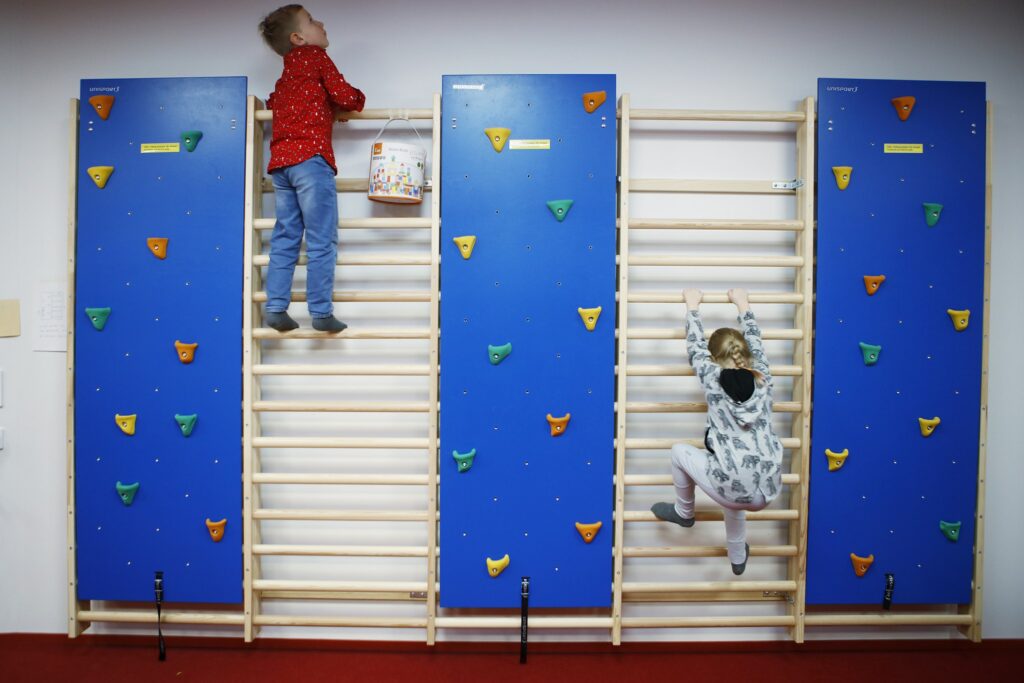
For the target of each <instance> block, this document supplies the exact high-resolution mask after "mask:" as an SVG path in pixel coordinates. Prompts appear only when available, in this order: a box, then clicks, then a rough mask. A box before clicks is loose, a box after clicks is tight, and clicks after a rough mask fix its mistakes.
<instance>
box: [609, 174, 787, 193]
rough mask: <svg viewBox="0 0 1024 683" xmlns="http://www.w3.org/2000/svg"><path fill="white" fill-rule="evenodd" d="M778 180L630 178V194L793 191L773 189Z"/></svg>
mask: <svg viewBox="0 0 1024 683" xmlns="http://www.w3.org/2000/svg"><path fill="white" fill-rule="evenodd" d="M777 182H779V181H778V180H711V179H707V180H692V179H680V178H630V179H629V191H630V192H664V193H677V192H680V193H681V192H693V193H700V194H780V195H794V194H796V191H795V190H789V189H782V188H778V187H774V185H775V183H777Z"/></svg>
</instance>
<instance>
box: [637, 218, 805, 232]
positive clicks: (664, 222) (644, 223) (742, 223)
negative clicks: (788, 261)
mask: <svg viewBox="0 0 1024 683" xmlns="http://www.w3.org/2000/svg"><path fill="white" fill-rule="evenodd" d="M629 229H630V230H785V231H788V232H800V231H802V230H803V229H804V223H803V221H775V220H718V219H700V218H698V219H692V218H691V219H686V218H630V219H629Z"/></svg>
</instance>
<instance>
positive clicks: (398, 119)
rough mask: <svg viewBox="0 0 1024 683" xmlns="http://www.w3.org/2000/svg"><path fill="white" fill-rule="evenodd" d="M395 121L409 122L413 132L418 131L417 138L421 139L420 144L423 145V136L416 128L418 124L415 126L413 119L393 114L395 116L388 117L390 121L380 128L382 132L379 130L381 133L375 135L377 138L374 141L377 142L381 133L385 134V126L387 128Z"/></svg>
mask: <svg viewBox="0 0 1024 683" xmlns="http://www.w3.org/2000/svg"><path fill="white" fill-rule="evenodd" d="M395 121H405V122H406V123H408V124H409V127H410V128H412V132H413V133H416V139H417V140H419V141H420V145H421V146H422V145H423V138H421V137H420V132H419V131H418V130H416V126H414V125H413V124H412V121H410V120H409V119H407V118H405V117H404V116H393V117H391V118H389V119H388V122H387V123H385V124H384V125H383V126H382V127H381V129H380V132H379V133H377V137H375V138H374V139H373V141H374V142H377V140H380V136H381V135H384V129H385V128H387V127H388V126H390V125H391V124H392V123H394V122H395Z"/></svg>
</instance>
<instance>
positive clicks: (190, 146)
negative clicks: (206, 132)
mask: <svg viewBox="0 0 1024 683" xmlns="http://www.w3.org/2000/svg"><path fill="white" fill-rule="evenodd" d="M202 139H203V131H201V130H186V131H185V132H184V133H182V134H181V141H182V143H184V145H185V149H186V150H188V151H189V152H194V151H196V145H198V144H199V141H200V140H202Z"/></svg>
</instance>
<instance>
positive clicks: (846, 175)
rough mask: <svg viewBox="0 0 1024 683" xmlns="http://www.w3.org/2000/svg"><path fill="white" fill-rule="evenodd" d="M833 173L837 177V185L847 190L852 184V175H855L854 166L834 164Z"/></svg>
mask: <svg viewBox="0 0 1024 683" xmlns="http://www.w3.org/2000/svg"><path fill="white" fill-rule="evenodd" d="M832 174H833V175H834V176H835V177H836V187H838V188H839V189H840V190H845V189H846V188H848V187H849V186H850V176H851V175H853V166H833V167H832Z"/></svg>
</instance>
